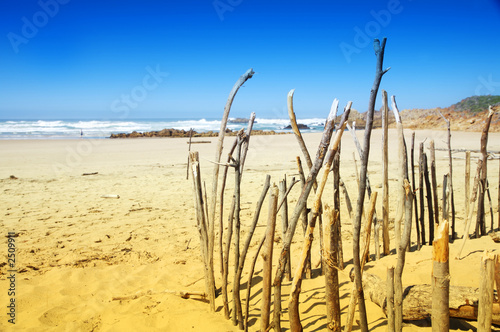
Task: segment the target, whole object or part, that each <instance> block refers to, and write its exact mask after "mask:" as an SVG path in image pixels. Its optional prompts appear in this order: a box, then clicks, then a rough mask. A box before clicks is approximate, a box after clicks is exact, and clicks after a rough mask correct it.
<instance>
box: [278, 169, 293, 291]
mask: <svg viewBox="0 0 500 332" xmlns="http://www.w3.org/2000/svg"><path fill="white" fill-rule="evenodd" d="M278 188H279V190H280V197H281V199H282V202H283V204H282V206H281V208H282V210H281V235H282V238H285V235H286V231H287V229H288V200H287V199H286V196H285V195H286V192H287V185H286V175H285V177H284V178H283V180H282V181H280V183H279V185H278ZM286 260H287V262H286V265H285V275H286V276H287V278H288V281H290V280H291V279H292V272H291V261H290V252H288V256H287V258H286Z"/></svg>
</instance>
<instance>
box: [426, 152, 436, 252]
mask: <svg viewBox="0 0 500 332" xmlns="http://www.w3.org/2000/svg"><path fill="white" fill-rule="evenodd" d="M424 180H425V189H426V192H427V210H428V215H429V245H432V241H433V240H434V212H433V211H434V209H433V204H432V187H431V182H430V180H429V168H428V166H427V154H425V153H424ZM436 208H437V207H436Z"/></svg>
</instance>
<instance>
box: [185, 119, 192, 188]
mask: <svg viewBox="0 0 500 332" xmlns="http://www.w3.org/2000/svg"><path fill="white" fill-rule="evenodd" d="M192 136H193V128H191V129H189V147H188V162H187V170H186V180H189V169H190V167H189V166H190V163H191V158H190V157H189V153H191V137H192Z"/></svg>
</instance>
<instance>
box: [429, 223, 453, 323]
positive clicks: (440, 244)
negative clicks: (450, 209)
mask: <svg viewBox="0 0 500 332" xmlns="http://www.w3.org/2000/svg"><path fill="white" fill-rule="evenodd" d="M448 242H449V226H448V221H447V220H446V219H443V222H442V223H441V224H440V225H439V227H438V228H437V234H436V238H435V239H434V242H433V243H432V245H433V251H432V264H433V265H432V280H431V285H432V314H431V317H432V330H433V331H436V332H440V331H448V330H449V329H450V311H449V307H450V304H449V302H450V297H449V295H450V265H449V256H450V254H449V245H448Z"/></svg>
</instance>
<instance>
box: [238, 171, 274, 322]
mask: <svg viewBox="0 0 500 332" xmlns="http://www.w3.org/2000/svg"><path fill="white" fill-rule="evenodd" d="M270 182H271V176H270V175H267V176H266V180H265V182H264V187H263V188H262V193H261V195H260V198H259V200H258V201H257V206H256V208H255V213H254V216H253V220H252V224H251V225H250V230H249V232H248V235H247V238H246V240H245V244H244V247H243V250H242V251H241V257H240V260H239V264H238V270H237V271H236V275H235V277H234V286H233V288H234V289H233V293H234V294H236V295H235V296H233V301H235V306H234V308H235V313H234V314H233V317H237V321H238V324H239V328H240V329H241V330H243V328H244V320H243V313H242V309H241V299H240V281H241V274H242V273H243V267H244V265H245V258H246V256H247V253H248V248H249V246H250V242H251V241H252V237H253V234H254V232H255V227H257V222H258V221H259V216H260V210H261V209H262V205H263V204H264V199H265V198H266V195H267V192H268V190H269V187H270Z"/></svg>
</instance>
